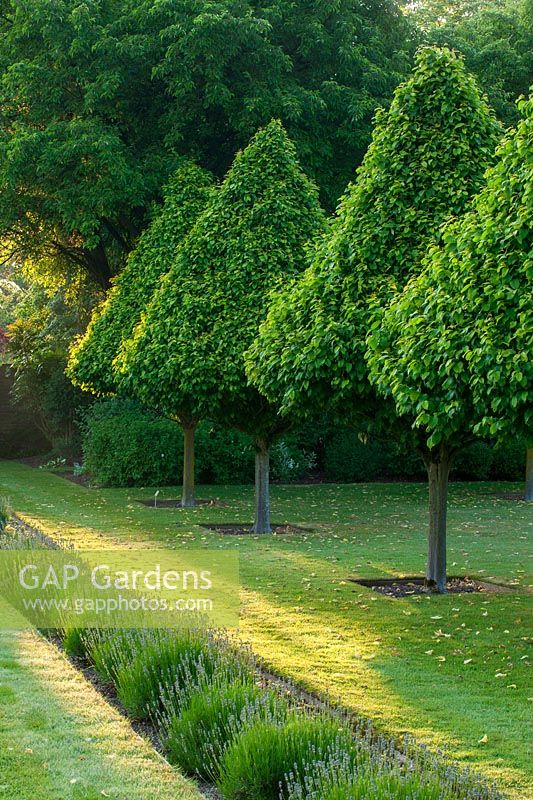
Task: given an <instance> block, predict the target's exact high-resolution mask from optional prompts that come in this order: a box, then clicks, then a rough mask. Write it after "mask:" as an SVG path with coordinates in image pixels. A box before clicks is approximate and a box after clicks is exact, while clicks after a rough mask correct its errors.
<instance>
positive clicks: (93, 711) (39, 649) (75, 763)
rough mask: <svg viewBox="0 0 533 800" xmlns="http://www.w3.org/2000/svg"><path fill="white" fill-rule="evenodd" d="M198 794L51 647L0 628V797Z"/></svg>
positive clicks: (162, 799)
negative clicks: (0, 630)
mask: <svg viewBox="0 0 533 800" xmlns="http://www.w3.org/2000/svg"><path fill="white" fill-rule="evenodd" d="M105 797H108V798H111V799H112V800H147V798H150V800H200V795H199V793H198V792H197V790H196V788H195V787H194V786H193V785H192V784H191V783H189V782H188V781H186V780H185V778H182V777H181V776H180V775H179V774H178V773H176V772H175V771H174V770H172V769H171V768H170V767H169V766H168V765H167V764H166V762H165V761H163V759H161V758H160V757H159V756H158V755H157V753H156V752H155V751H154V750H153V749H152V748H151V747H150V745H149V744H147V743H146V742H145V741H144V740H143V739H141V738H140V737H139V736H137V734H136V733H135V732H134V731H133V730H132V728H131V727H130V725H129V724H128V723H127V722H126V721H125V720H124V719H123V718H122V717H121V716H120V715H119V714H118V712H117V711H116V710H115V709H114V708H112V707H111V706H110V705H108V703H106V701H105V700H104V699H103V698H102V697H101V696H100V695H99V694H98V692H97V691H96V690H95V689H94V688H93V686H91V684H89V683H88V682H87V681H86V680H85V678H84V677H83V676H82V675H81V673H79V672H78V671H77V670H76V669H74V667H73V666H72V665H71V664H70V663H69V662H68V661H67V660H66V659H65V658H64V657H63V655H62V654H60V653H59V652H58V651H57V650H56V649H55V647H53V646H52V645H51V644H49V643H48V642H46V641H45V640H44V639H43V638H42V637H40V636H38V635H37V634H34V633H32V632H24V633H11V632H7V631H3V632H1V633H0V798H6V800H8V798H9V800H102V798H105Z"/></svg>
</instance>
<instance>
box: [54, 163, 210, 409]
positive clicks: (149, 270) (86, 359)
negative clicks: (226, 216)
mask: <svg viewBox="0 0 533 800" xmlns="http://www.w3.org/2000/svg"><path fill="white" fill-rule="evenodd" d="M212 186H213V181H212V178H211V176H210V175H209V173H207V172H206V171H205V170H203V169H201V168H200V167H198V166H196V165H195V164H193V163H192V162H189V161H184V163H183V164H182V165H181V166H180V167H179V168H178V170H177V171H176V173H175V174H174V176H173V177H172V180H171V181H170V183H169V184H168V186H167V187H166V188H165V190H164V196H165V201H164V204H163V207H162V208H161V209H160V210H159V212H158V213H157V215H156V216H155V218H154V220H153V222H152V223H151V225H150V226H149V227H148V228H147V229H146V230H145V231H144V233H143V234H142V236H141V237H140V240H139V244H138V246H137V248H136V249H135V250H134V251H133V252H132V253H131V254H130V257H129V260H128V263H127V265H126V267H125V268H124V270H123V271H122V272H121V273H120V274H119V276H118V277H117V278H116V279H115V282H114V285H113V287H112V289H111V291H110V292H109V293H108V296H107V298H106V300H105V301H104V303H103V304H102V305H101V306H100V307H99V308H97V309H96V311H95V313H94V314H93V317H92V319H91V322H90V324H89V327H88V328H87V331H86V332H85V334H84V335H83V336H82V337H81V338H80V339H79V340H78V341H77V342H76V343H75V345H74V347H73V348H72V350H71V354H70V361H69V368H68V373H69V376H70V377H71V379H72V380H73V382H74V383H75V384H77V385H78V386H80V387H81V388H82V389H84V390H86V391H90V392H92V393H93V394H98V395H105V394H113V393H115V392H116V391H117V372H116V369H115V366H114V361H115V359H116V358H117V356H118V355H119V352H120V348H121V345H122V342H123V341H125V340H127V339H128V338H129V337H130V336H131V334H132V332H133V330H134V328H135V325H136V324H137V322H139V320H140V317H141V314H142V312H143V311H144V310H145V308H146V307H147V306H148V304H149V302H150V300H151V298H152V295H153V293H154V291H155V289H156V288H157V285H158V282H159V279H160V277H161V276H162V275H164V274H165V273H166V272H168V270H169V269H170V267H171V266H172V264H173V262H174V259H175V256H176V251H177V249H178V248H179V246H180V245H181V243H182V241H183V239H184V238H185V236H186V235H187V234H188V233H189V231H190V229H191V228H192V226H193V224H194V223H195V221H196V219H197V217H198V215H199V214H200V212H201V211H203V209H204V207H205V206H206V205H207V202H208V198H209V195H210V192H211V191H212Z"/></svg>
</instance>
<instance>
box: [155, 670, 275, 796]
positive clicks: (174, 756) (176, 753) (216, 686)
mask: <svg viewBox="0 0 533 800" xmlns="http://www.w3.org/2000/svg"><path fill="white" fill-rule="evenodd" d="M287 714H288V706H287V703H286V702H285V701H284V700H283V699H282V698H280V696H279V695H278V694H277V693H276V692H273V691H272V690H266V691H264V690H262V689H261V688H260V687H259V686H257V685H256V684H255V683H254V682H253V680H252V678H251V676H250V678H248V679H247V678H244V679H239V680H237V681H231V682H228V680H227V677H226V676H223V677H222V679H220V678H216V679H215V680H214V681H213V682H212V683H211V684H210V685H208V686H201V687H199V688H198V690H196V691H195V692H194V693H193V694H192V695H191V696H190V697H189V700H188V702H187V704H186V706H185V707H184V708H183V710H182V712H181V713H180V714H174V713H171V715H170V716H169V717H167V718H166V720H165V723H164V727H165V729H166V736H165V744H166V748H167V750H168V754H169V760H170V761H171V762H172V763H174V764H177V765H179V766H180V767H181V768H182V769H183V770H184V771H185V772H188V773H189V774H191V775H198V776H199V777H201V778H203V779H204V780H208V781H210V782H211V783H216V782H217V781H218V780H219V778H220V764H221V760H222V757H223V756H224V753H225V752H226V750H227V748H228V747H229V746H230V745H231V743H232V742H233V741H235V740H236V739H237V738H238V737H239V736H241V735H242V733H243V731H244V730H246V729H247V728H248V727H250V726H251V725H253V724H254V723H255V722H257V721H258V720H262V721H264V722H270V723H276V724H279V723H281V722H282V721H283V720H285V719H286V718H287Z"/></svg>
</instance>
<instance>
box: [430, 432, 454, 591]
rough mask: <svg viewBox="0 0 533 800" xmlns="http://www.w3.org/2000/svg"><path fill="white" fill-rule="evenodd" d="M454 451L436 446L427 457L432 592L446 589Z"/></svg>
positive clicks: (442, 445) (442, 446)
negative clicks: (448, 518) (448, 527)
mask: <svg viewBox="0 0 533 800" xmlns="http://www.w3.org/2000/svg"><path fill="white" fill-rule="evenodd" d="M450 456H451V454H450V450H449V448H448V447H447V446H446V445H445V444H441V445H439V446H438V447H436V448H433V449H432V450H431V452H430V453H429V454H428V455H427V458H426V467H427V471H428V478H429V535H428V563H427V571H426V584H427V586H429V587H430V588H431V589H433V591H435V592H438V593H440V594H443V593H444V592H445V591H446V510H447V506H448V477H449V474H450V465H451V457H450Z"/></svg>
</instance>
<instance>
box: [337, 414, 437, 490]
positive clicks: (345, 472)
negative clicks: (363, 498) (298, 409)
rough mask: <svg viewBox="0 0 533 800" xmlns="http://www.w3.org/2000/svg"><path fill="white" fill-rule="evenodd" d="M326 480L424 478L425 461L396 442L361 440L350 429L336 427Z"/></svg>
mask: <svg viewBox="0 0 533 800" xmlns="http://www.w3.org/2000/svg"><path fill="white" fill-rule="evenodd" d="M324 472H325V477H326V480H328V481H334V482H336V483H358V482H364V481H372V480H376V479H378V478H381V479H387V478H404V479H405V478H407V479H410V478H424V477H425V475H426V471H425V467H424V464H423V463H422V461H421V459H420V457H419V456H418V455H417V454H416V453H410V452H405V450H404V449H402V448H401V447H400V445H398V444H396V443H395V442H390V443H388V442H383V441H380V440H376V439H368V441H365V442H363V441H361V439H360V438H359V436H358V435H357V434H356V433H355V432H354V431H351V430H349V429H344V428H341V429H337V431H336V432H334V433H333V435H332V436H331V437H330V438H329V440H328V442H327V444H326V448H325V454H324Z"/></svg>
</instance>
